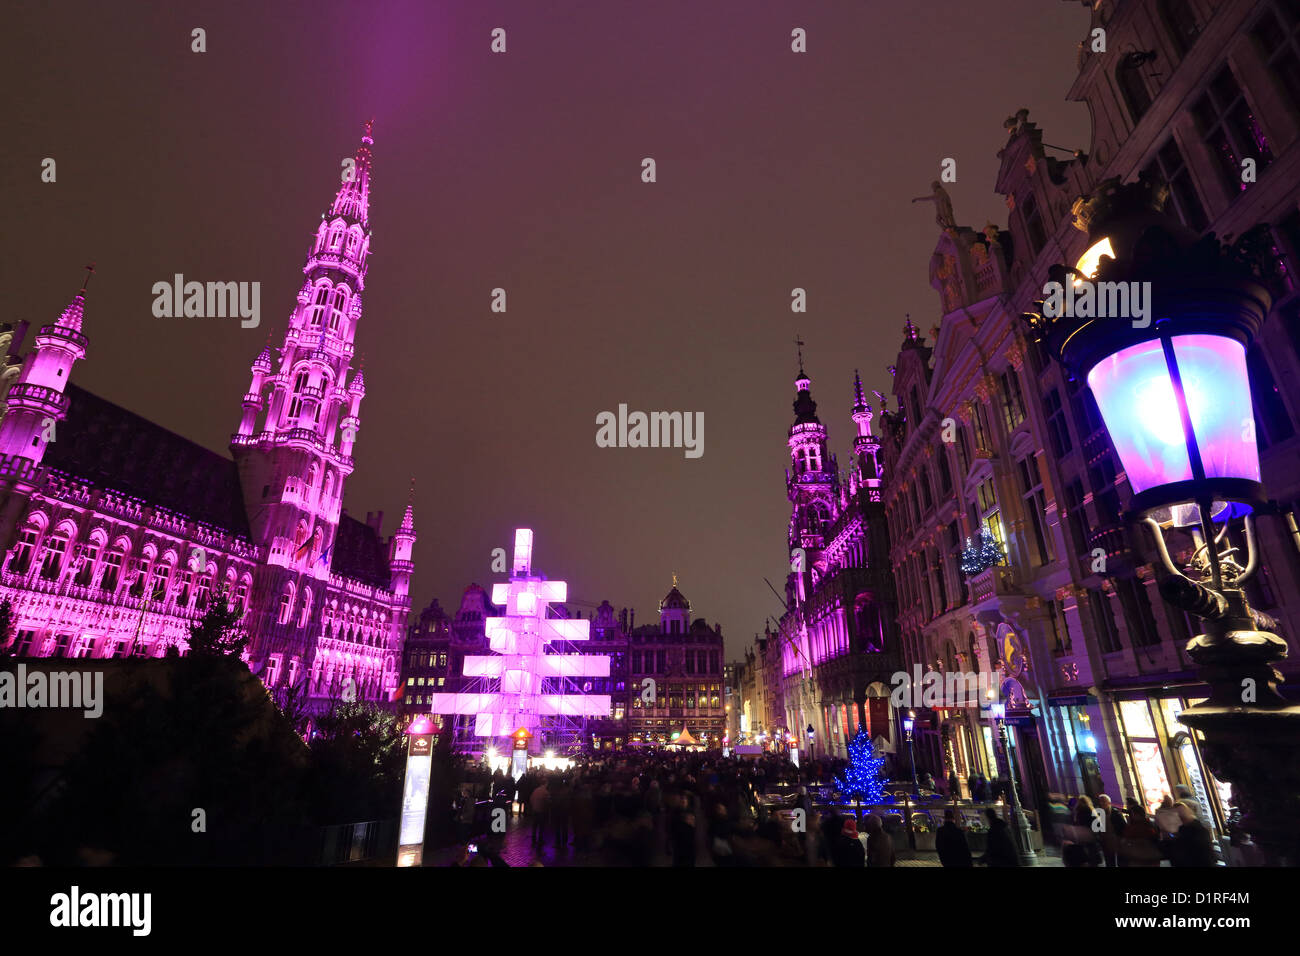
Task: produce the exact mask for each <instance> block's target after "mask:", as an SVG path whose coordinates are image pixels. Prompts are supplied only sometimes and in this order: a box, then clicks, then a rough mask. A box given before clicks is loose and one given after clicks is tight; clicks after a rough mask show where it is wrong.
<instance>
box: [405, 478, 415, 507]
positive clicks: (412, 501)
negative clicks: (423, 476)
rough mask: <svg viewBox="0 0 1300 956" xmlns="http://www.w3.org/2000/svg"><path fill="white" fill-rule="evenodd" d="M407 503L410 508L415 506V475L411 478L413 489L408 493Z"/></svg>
mask: <svg viewBox="0 0 1300 956" xmlns="http://www.w3.org/2000/svg"><path fill="white" fill-rule="evenodd" d="M406 503H407V505H408V506H409V505H414V504H415V475H412V476H411V487H410V490H408V491H407V493H406Z"/></svg>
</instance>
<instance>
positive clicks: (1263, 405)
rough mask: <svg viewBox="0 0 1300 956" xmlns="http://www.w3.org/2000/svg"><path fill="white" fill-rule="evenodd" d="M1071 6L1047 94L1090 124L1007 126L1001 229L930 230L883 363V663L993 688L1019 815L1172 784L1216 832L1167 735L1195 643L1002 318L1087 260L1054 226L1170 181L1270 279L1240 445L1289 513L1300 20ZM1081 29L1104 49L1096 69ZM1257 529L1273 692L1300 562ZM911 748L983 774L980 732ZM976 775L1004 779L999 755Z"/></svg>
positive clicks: (1080, 437)
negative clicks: (1070, 69) (890, 566)
mask: <svg viewBox="0 0 1300 956" xmlns="http://www.w3.org/2000/svg"><path fill="white" fill-rule="evenodd" d="M1089 6H1090V8H1091V9H1090V11H1089V13H1088V15H1087V22H1086V23H1083V22H1081V24H1080V28H1081V29H1080V34H1081V37H1082V39H1081V42H1080V45H1079V60H1078V62H1079V73H1078V77H1077V78H1076V80H1075V82H1074V84H1073V86H1072V87H1071V89H1070V90H1069V92H1068V98H1069V99H1070V100H1074V101H1079V102H1083V103H1086V104H1087V106H1088V110H1089V114H1090V116H1091V121H1092V136H1091V143H1090V145H1089V148H1087V149H1080V150H1077V151H1075V152H1074V153H1073V154H1069V153H1067V154H1066V155H1064V156H1059V157H1058V156H1054V155H1052V154H1051V152H1050V151H1051V150H1054V149H1055V147H1051V146H1049V145H1048V144H1046V143H1044V142H1043V140H1044V136H1043V133H1042V131H1041V130H1039V129H1038V127H1037V125H1036V124H1034V123H1033V122H1031V121H1030V120H1029V118H1028V112H1027V111H1025V110H1021V111H1019V112H1018V113H1016V114H1015V115H1014V116H1012V117H1010V118H1008V119H1007V121H1006V123H1005V129H1006V130H1007V139H1006V142H1005V145H1004V146H1003V148H1002V150H1001V151H1000V153H999V159H1000V166H999V170H998V177H997V181H996V185H995V189H996V191H997V192H998V193H999V194H1001V195H1002V196H1003V197H1005V201H1006V206H1007V210H1008V213H1007V217H1008V226H1007V228H1006V230H1005V231H999V230H998V229H997V228H996V227H993V226H988V227H985V230H983V233H982V234H981V233H977V232H975V231H973V230H970V229H966V228H962V227H959V226H956V225H955V222H954V221H953V220H952V217H951V215H949V216H948V217H947V219H948V221H947V222H944V223H942V225H943V230H942V233H941V235H940V236H939V239H938V242H937V245H936V248H935V253H934V256H933V257H932V259H931V270H930V274H931V279H932V284H933V285H934V286H935V288H936V290H937V291H938V292H939V296H940V305H941V307H940V319H939V322H938V325H937V328H936V330H935V331H934V332H933V334H932V339H933V340H934V341H933V347H932V348H931V347H929V346H926V345H925V344H924V340H922V339H920V337H919V336H918V335H917V334H916V332H915V330H913V329H911V328H909V331H908V333H907V338H906V340H905V341H904V343H903V348H902V350H901V351H900V354H899V358H898V360H897V365H896V373H895V381H894V392H895V394H896V395H897V396H898V397H899V399H900V402H901V404H902V406H903V408H904V409H905V411H906V415H891V416H890V421H889V424H888V426H887V427H886V429H885V431H886V434H887V436H888V437H889V441H888V442H887V443H886V445H887V451H888V454H889V457H890V461H891V464H890V470H891V483H890V488H889V490H888V491H887V494H886V500H887V503H888V507H889V515H890V523H891V532H892V538H893V541H894V555H895V563H896V566H897V570H898V582H899V588H900V591H901V594H902V599H903V605H904V607H906V608H907V613H906V614H905V615H904V618H903V622H902V623H903V631H904V643H905V647H906V649H907V658H908V664H909V666H910V665H911V664H914V663H916V664H921V665H922V666H924V667H927V668H934V669H945V670H946V669H961V670H971V669H974V670H982V669H985V668H992V669H993V670H995V671H997V672H998V674H999V675H1000V677H1001V680H1002V684H1001V690H1002V694H1003V697H1004V699H1006V703H1007V706H1008V711H1009V713H1011V714H1013V718H1012V719H1011V720H1010V721H1009V723H1010V724H1011V726H1010V727H1009V731H1010V734H1009V736H1010V742H1011V758H1012V766H1013V767H1014V768H1015V771H1016V773H1017V775H1018V777H1019V780H1020V784H1021V794H1022V795H1023V796H1024V798H1025V802H1026V803H1027V805H1029V806H1030V807H1034V806H1038V805H1040V804H1041V803H1042V802H1043V801H1044V800H1045V798H1046V797H1047V795H1048V794H1050V793H1051V792H1061V793H1066V794H1072V793H1088V794H1092V795H1096V794H1097V793H1099V792H1102V791H1105V792H1107V793H1109V794H1110V796H1111V797H1112V798H1113V799H1116V800H1117V802H1118V801H1120V800H1122V798H1125V797H1130V796H1131V797H1136V798H1138V799H1140V800H1142V801H1144V802H1145V803H1147V805H1148V806H1154V805H1155V803H1157V802H1158V801H1159V800H1160V799H1161V797H1162V796H1163V795H1164V794H1168V793H1172V792H1173V790H1174V788H1175V787H1176V786H1178V785H1184V786H1187V787H1189V788H1190V789H1191V790H1192V791H1193V792H1194V793H1195V794H1196V795H1197V797H1198V799H1199V802H1200V804H1201V806H1202V807H1203V808H1205V810H1206V813H1207V821H1206V822H1207V823H1208V824H1210V825H1211V826H1212V827H1214V828H1216V829H1217V830H1218V831H1219V833H1220V834H1223V833H1224V832H1225V830H1226V823H1227V820H1228V818H1229V816H1230V815H1231V813H1232V810H1233V798H1232V794H1231V792H1230V790H1229V788H1228V787H1226V786H1223V785H1221V784H1219V782H1217V781H1215V780H1214V778H1213V776H1212V775H1211V774H1210V772H1209V770H1208V768H1207V767H1206V766H1205V763H1204V761H1203V760H1202V757H1201V754H1200V742H1199V740H1198V739H1197V736H1196V735H1195V734H1194V733H1191V732H1190V731H1189V729H1188V728H1187V727H1186V726H1184V725H1183V724H1182V723H1181V722H1180V720H1179V714H1180V713H1181V712H1182V710H1183V709H1185V708H1186V707H1187V706H1188V705H1189V704H1190V703H1191V702H1194V701H1196V700H1198V699H1200V698H1202V697H1204V696H1206V693H1207V692H1206V689H1205V685H1204V684H1203V683H1201V681H1200V679H1199V677H1198V675H1197V673H1196V670H1195V667H1194V665H1193V662H1192V661H1191V659H1190V658H1189V656H1188V655H1187V652H1186V646H1187V643H1188V641H1189V639H1190V638H1191V637H1192V635H1194V634H1196V633H1197V632H1198V631H1199V630H1200V627H1199V625H1198V623H1197V621H1196V620H1195V619H1189V617H1188V615H1186V614H1184V613H1182V612H1181V611H1179V610H1177V609H1176V608H1174V607H1173V606H1172V605H1170V604H1169V603H1167V602H1166V601H1164V600H1163V599H1162V598H1161V596H1160V593H1159V590H1158V583H1159V582H1158V575H1159V573H1160V572H1158V571H1157V570H1156V564H1155V561H1156V556H1155V554H1154V553H1153V547H1152V545H1153V542H1152V540H1151V538H1150V536H1149V535H1148V534H1147V532H1146V529H1145V528H1142V527H1140V526H1135V525H1134V524H1133V522H1132V521H1131V520H1129V519H1130V517H1131V516H1129V515H1128V514H1127V513H1126V512H1127V509H1128V507H1129V505H1128V503H1129V501H1130V498H1131V488H1130V485H1129V482H1128V478H1127V476H1126V475H1125V473H1124V471H1123V468H1122V466H1121V463H1120V461H1119V459H1118V457H1117V456H1116V454H1115V451H1114V449H1113V447H1112V445H1111V442H1110V439H1109V436H1108V435H1107V433H1106V431H1105V428H1104V427H1103V424H1102V420H1101V416H1100V415H1099V413H1098V410H1097V407H1096V405H1095V402H1094V400H1093V398H1092V395H1091V393H1090V392H1089V390H1088V389H1087V387H1086V386H1085V383H1082V382H1079V381H1072V380H1071V379H1070V378H1069V377H1068V375H1066V374H1065V373H1064V372H1063V371H1062V370H1061V369H1060V367H1059V366H1057V365H1056V364H1055V363H1052V362H1051V361H1049V360H1048V357H1047V355H1046V354H1045V352H1044V350H1043V349H1042V348H1041V346H1040V345H1039V344H1038V343H1036V342H1035V341H1033V338H1032V335H1031V334H1030V329H1029V328H1028V327H1027V326H1026V324H1025V323H1023V322H1022V321H1021V317H1022V314H1023V313H1027V312H1033V311H1037V310H1036V308H1035V306H1034V303H1035V301H1036V300H1041V299H1042V297H1043V287H1044V284H1045V283H1046V282H1047V281H1048V278H1049V276H1048V269H1049V268H1050V267H1051V266H1052V265H1053V264H1056V263H1065V264H1067V265H1074V264H1076V263H1077V262H1078V261H1079V259H1080V258H1081V256H1082V255H1083V253H1084V252H1085V246H1086V245H1087V239H1086V236H1085V235H1084V233H1083V232H1081V231H1080V230H1079V229H1078V228H1077V227H1076V225H1075V222H1074V218H1075V216H1074V212H1073V210H1074V204H1075V201H1076V200H1077V199H1078V198H1079V197H1081V196H1086V195H1088V194H1090V193H1091V192H1092V191H1093V190H1094V189H1096V188H1097V187H1098V185H1099V184H1101V183H1103V182H1105V181H1107V180H1110V179H1115V178H1117V179H1118V180H1120V181H1122V182H1132V181H1134V180H1136V179H1138V178H1139V177H1143V178H1145V179H1147V180H1148V181H1151V182H1162V183H1164V184H1166V185H1167V187H1168V190H1167V200H1166V201H1167V206H1166V208H1167V209H1168V210H1169V211H1170V212H1172V213H1173V214H1174V215H1175V216H1176V217H1177V218H1178V219H1180V220H1181V221H1182V222H1183V224H1184V225H1186V226H1188V227H1189V228H1191V229H1193V230H1196V231H1199V232H1205V231H1213V232H1215V233H1216V234H1218V235H1220V236H1222V235H1241V234H1242V233H1244V232H1245V231H1247V230H1248V229H1250V228H1252V227H1253V226H1255V225H1256V224H1257V223H1264V224H1266V226H1267V227H1268V230H1269V234H1270V237H1271V239H1272V246H1273V253H1274V255H1275V257H1276V260H1277V265H1278V272H1279V273H1280V276H1281V278H1280V280H1278V281H1277V282H1276V283H1275V288H1274V289H1273V290H1272V291H1273V294H1274V303H1275V304H1274V308H1273V312H1272V313H1271V314H1270V316H1269V317H1268V319H1267V321H1266V322H1265V325H1264V328H1263V330H1262V333H1261V337H1260V339H1258V340H1257V341H1256V343H1255V344H1254V346H1253V347H1252V348H1251V349H1250V351H1249V352H1248V353H1247V366H1248V371H1249V374H1250V379H1251V392H1252V398H1253V400H1254V406H1255V432H1254V435H1253V436H1252V437H1253V438H1254V439H1255V440H1256V441H1257V442H1258V445H1259V448H1260V464H1261V468H1262V471H1263V475H1264V481H1265V484H1266V487H1267V488H1268V491H1269V493H1270V494H1271V495H1272V496H1273V497H1274V498H1275V499H1276V501H1277V502H1278V503H1279V504H1280V507H1279V509H1278V510H1279V511H1280V512H1282V513H1285V512H1287V511H1289V510H1293V509H1294V507H1295V504H1296V502H1297V501H1300V468H1297V462H1300V434H1298V433H1297V422H1300V397H1298V393H1297V391H1296V388H1295V383H1296V382H1297V381H1300V331H1297V330H1300V282H1298V281H1297V279H1296V277H1297V276H1300V185H1297V184H1300V148H1298V144H1300V119H1298V117H1300V86H1298V85H1297V84H1296V83H1295V82H1294V81H1293V80H1292V77H1293V76H1294V74H1295V70H1294V68H1293V66H1292V64H1294V63H1295V62H1300V15H1297V13H1296V11H1295V7H1294V4H1288V3H1282V2H1275V0H1224V2H1210V0H1133V2H1126V3H1117V2H1113V0H1099V2H1097V3H1093V4H1091V5H1089ZM1098 30H1101V31H1104V34H1105V37H1106V48H1107V50H1108V51H1109V52H1102V51H1100V50H1094V48H1093V47H1094V42H1093V41H1094V38H1095V37H1096V35H1097V33H1096V31H1098ZM1157 192H1161V193H1163V190H1157ZM981 236H982V238H981ZM909 325H910V323H909ZM905 419H910V421H908V420H905ZM948 426H951V427H948ZM945 436H947V437H948V438H949V439H950V440H945ZM1243 440H1245V439H1244V438H1243ZM945 468H946V470H947V472H948V473H949V474H948V475H947V476H945V471H944V469H945ZM981 526H985V527H988V529H989V531H990V533H991V534H992V536H993V537H994V538H995V539H996V540H997V541H998V542H999V544H1000V545H1001V548H1002V551H1003V554H1004V557H1003V560H1002V562H1001V563H1000V564H999V563H989V562H987V561H976V562H975V563H973V564H971V565H970V566H969V568H968V570H969V573H965V574H964V573H961V572H960V570H959V568H958V567H957V565H958V563H959V561H960V560H961V557H962V552H963V551H964V545H965V538H966V537H967V536H974V535H975V534H976V533H977V532H978V530H979V528H980V527H981ZM1258 532H1259V539H1260V551H1261V555H1260V562H1261V571H1260V573H1259V575H1258V576H1257V577H1256V579H1255V580H1254V581H1252V582H1251V584H1250V585H1249V586H1248V591H1249V597H1250V600H1251V602H1252V604H1254V605H1255V606H1256V607H1257V608H1259V609H1260V610H1263V611H1265V612H1266V613H1267V614H1269V615H1271V616H1273V617H1274V618H1276V619H1277V620H1278V623H1279V627H1278V628H1277V632H1278V633H1279V634H1280V635H1281V636H1283V637H1284V638H1286V639H1287V641H1288V643H1289V644H1291V646H1292V654H1291V656H1290V657H1289V658H1288V660H1287V661H1285V662H1283V665H1282V668H1281V669H1282V671H1283V673H1284V674H1285V675H1286V676H1287V678H1288V682H1287V684H1285V685H1283V686H1284V690H1286V691H1287V692H1288V693H1290V694H1292V695H1293V694H1294V693H1295V690H1294V686H1293V685H1294V684H1295V683H1296V678H1297V676H1300V675H1298V674H1297V671H1296V663H1295V661H1296V643H1295V642H1296V634H1297V630H1296V629H1297V627H1300V601H1296V600H1295V599H1294V598H1292V597H1291V596H1292V595H1294V594H1296V593H1297V590H1298V589H1300V554H1298V553H1297V550H1296V548H1295V547H1294V544H1293V542H1292V540H1291V539H1290V535H1289V533H1288V531H1287V529H1286V526H1285V524H1284V523H1283V521H1282V520H1281V518H1280V517H1279V516H1278V515H1263V516H1261V518H1260V520H1259V523H1258ZM1177 545H1178V549H1179V550H1181V551H1182V554H1183V556H1184V557H1186V555H1187V554H1189V553H1190V551H1191V550H1192V548H1193V547H1194V545H1193V543H1192V541H1191V540H1190V538H1188V539H1185V540H1182V541H1180V542H1177ZM931 727H937V730H934V731H932V732H927V733H923V734H922V740H921V743H922V744H923V746H922V749H921V752H920V753H918V763H922V764H923V765H924V766H926V767H928V769H930V770H932V771H934V772H935V774H936V776H937V775H939V774H941V773H942V774H944V775H946V774H947V772H948V771H949V770H950V769H955V770H957V771H958V772H959V773H967V772H972V771H974V770H980V771H981V772H984V773H986V774H987V773H989V772H990V770H991V768H992V767H993V766H994V765H995V764H994V761H995V756H994V754H992V753H991V752H990V751H991V750H992V748H991V747H990V746H988V744H989V742H990V740H991V737H992V732H991V728H990V727H989V725H988V721H987V720H984V721H980V720H978V718H977V717H975V716H974V715H973V714H971V713H970V712H966V713H957V712H953V711H949V712H946V713H943V714H939V715H936V716H935V720H934V722H933V723H932V724H931ZM981 737H983V739H984V744H981ZM996 761H997V763H1000V764H1001V765H1002V767H1003V768H1005V767H1006V756H1005V755H998V756H997V757H996ZM994 772H996V771H994ZM1003 772H1005V769H1004V771H1003Z"/></svg>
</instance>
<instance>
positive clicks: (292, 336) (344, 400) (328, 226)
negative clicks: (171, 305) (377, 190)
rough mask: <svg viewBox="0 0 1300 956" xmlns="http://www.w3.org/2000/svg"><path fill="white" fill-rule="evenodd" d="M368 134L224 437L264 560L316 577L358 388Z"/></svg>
mask: <svg viewBox="0 0 1300 956" xmlns="http://www.w3.org/2000/svg"><path fill="white" fill-rule="evenodd" d="M370 133H371V124H369V123H367V124H366V132H365V135H364V136H363V137H362V139H361V145H360V146H359V147H358V148H357V152H356V157H355V159H354V160H353V162H354V165H355V168H354V169H353V170H351V171H350V173H345V174H344V176H345V179H344V182H343V183H342V185H341V186H340V188H339V190H338V193H337V194H336V195H335V197H334V203H333V205H332V206H331V207H330V210H329V212H328V213H326V214H324V215H322V216H321V223H320V226H319V228H318V229H317V230H316V238H315V242H314V243H313V244H312V248H311V251H310V253H309V254H308V256H307V262H306V264H305V265H304V266H303V270H302V271H303V275H304V279H303V283H302V286H301V287H300V288H299V290H298V301H297V307H296V308H295V309H294V310H293V313H292V315H291V316H290V317H289V327H288V328H287V329H286V330H285V334H284V344H283V345H282V346H281V347H280V348H279V349H276V350H275V351H274V353H273V352H272V349H271V347H270V345H268V346H267V347H266V348H264V349H263V350H262V353H261V354H260V355H259V356H258V357H257V360H256V361H255V362H254V363H253V366H252V370H251V371H252V376H253V377H252V382H251V384H250V385H249V388H248V392H247V393H246V394H245V395H244V402H243V405H244V413H243V417H242V419H241V420H240V423H239V433H238V434H236V435H234V436H232V438H231V452H232V454H233V455H234V458H235V462H236V464H237V465H238V466H239V476H240V482H241V484H242V485H243V489H244V500H245V501H246V502H248V503H249V511H250V514H249V524H250V526H251V529H252V532H253V538H254V540H256V541H258V542H266V543H267V544H268V545H269V555H268V559H267V563H268V564H270V565H273V566H277V565H278V566H280V567H283V568H290V569H295V570H300V571H304V572H305V573H306V574H307V575H308V576H310V577H314V578H318V579H321V580H323V579H325V578H326V577H327V575H328V572H329V562H328V560H321V558H322V555H328V554H329V552H330V549H331V547H332V545H333V542H334V534H335V531H336V528H337V525H338V517H339V508H340V505H341V502H342V500H343V483H344V481H345V480H346V479H347V477H348V475H350V474H351V473H352V468H353V462H352V446H353V444H354V443H355V442H356V440H357V433H358V431H359V430H360V428H361V417H360V410H361V399H362V398H363V397H364V396H365V394H366V386H365V378H364V376H363V375H362V373H361V369H360V368H358V369H357V370H356V371H355V372H354V371H353V369H352V359H353V342H354V340H355V338H356V331H357V325H358V323H359V322H360V321H361V292H362V290H363V289H365V285H366V281H365V280H366V259H367V258H368V257H369V255H370V226H369V219H370V164H371V157H370V147H371V145H372V144H373V142H374V140H373V139H372V138H371V135H370ZM268 393H269V395H268ZM259 419H260V428H259ZM281 492H283V493H281ZM408 510H409V509H408Z"/></svg>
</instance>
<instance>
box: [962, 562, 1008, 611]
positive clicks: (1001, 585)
mask: <svg viewBox="0 0 1300 956" xmlns="http://www.w3.org/2000/svg"><path fill="white" fill-rule="evenodd" d="M966 586H967V588H969V590H970V603H972V604H981V603H983V602H984V601H988V600H990V599H991V598H995V597H1009V596H1011V595H1014V594H1018V593H1019V592H1018V591H1017V589H1016V586H1015V581H1014V578H1013V575H1012V572H1011V569H1010V568H1008V567H1004V566H1002V565H994V566H993V567H991V568H985V569H984V570H983V571H981V572H980V573H979V574H973V575H971V576H970V578H969V579H967V581H966Z"/></svg>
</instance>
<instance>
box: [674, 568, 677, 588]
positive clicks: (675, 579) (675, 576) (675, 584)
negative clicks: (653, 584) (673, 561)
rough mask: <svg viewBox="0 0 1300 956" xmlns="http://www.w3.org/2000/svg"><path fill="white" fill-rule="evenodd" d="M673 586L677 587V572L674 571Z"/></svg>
mask: <svg viewBox="0 0 1300 956" xmlns="http://www.w3.org/2000/svg"><path fill="white" fill-rule="evenodd" d="M673 587H677V572H676V571H674V572H673Z"/></svg>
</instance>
